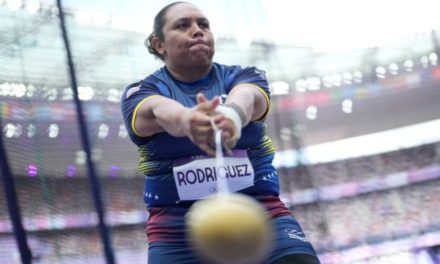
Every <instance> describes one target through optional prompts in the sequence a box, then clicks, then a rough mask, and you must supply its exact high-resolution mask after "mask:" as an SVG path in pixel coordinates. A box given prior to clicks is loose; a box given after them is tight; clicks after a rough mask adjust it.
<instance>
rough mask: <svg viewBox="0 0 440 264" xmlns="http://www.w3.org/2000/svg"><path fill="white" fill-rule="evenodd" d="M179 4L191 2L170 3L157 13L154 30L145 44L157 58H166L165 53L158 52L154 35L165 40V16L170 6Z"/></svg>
mask: <svg viewBox="0 0 440 264" xmlns="http://www.w3.org/2000/svg"><path fill="white" fill-rule="evenodd" d="M177 4H190V3H188V2H183V1H178V2H173V3H171V4H169V5H166V6H165V7H164V8H162V9H161V10H160V11H159V13H157V15H156V17H155V18H154V25H153V32H151V34H150V35H149V36H148V38H146V39H145V41H144V44H145V46H146V47H147V49H148V52H150V53H151V54H153V55H154V56H156V58H159V59H161V60H164V55H163V54H160V53H159V52H157V51H156V50H155V49H154V48H153V47H152V46H151V41H152V40H153V38H154V37H157V38H158V39H159V40H160V41H164V39H165V36H164V34H163V26H164V25H165V22H166V21H165V16H166V14H167V12H168V9H170V7H172V6H174V5H177Z"/></svg>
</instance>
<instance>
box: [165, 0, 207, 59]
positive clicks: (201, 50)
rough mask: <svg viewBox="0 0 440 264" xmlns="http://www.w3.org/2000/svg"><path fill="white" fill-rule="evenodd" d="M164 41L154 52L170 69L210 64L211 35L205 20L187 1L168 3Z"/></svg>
mask: <svg viewBox="0 0 440 264" xmlns="http://www.w3.org/2000/svg"><path fill="white" fill-rule="evenodd" d="M162 30H163V33H164V40H163V42H161V43H160V44H159V49H158V51H159V52H160V53H162V54H164V55H165V63H166V64H167V66H170V67H173V68H180V67H201V66H202V67H204V66H210V65H211V64H212V57H213V55H214V38H213V35H212V33H211V30H210V26H209V21H208V19H207V18H206V17H205V16H204V15H203V14H202V13H201V11H200V10H199V9H197V8H196V7H195V6H193V5H190V4H177V5H174V6H172V7H171V8H170V9H169V10H168V12H167V13H166V16H165V24H164V27H163V29H162Z"/></svg>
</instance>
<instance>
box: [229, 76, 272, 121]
mask: <svg viewBox="0 0 440 264" xmlns="http://www.w3.org/2000/svg"><path fill="white" fill-rule="evenodd" d="M228 104H235V105H237V106H239V107H240V109H241V110H242V111H243V113H244V117H245V120H244V122H243V124H242V125H243V126H246V125H247V124H248V123H249V122H250V121H254V120H259V119H262V118H263V117H264V116H265V115H266V113H267V111H268V108H269V98H268V97H267V95H266V94H265V93H264V91H263V90H262V89H260V88H259V87H257V86H255V85H253V84H247V83H244V84H239V85H237V86H235V87H233V88H232V90H231V92H229V94H228V97H227V98H226V105H228Z"/></svg>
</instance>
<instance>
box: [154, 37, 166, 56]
mask: <svg viewBox="0 0 440 264" xmlns="http://www.w3.org/2000/svg"><path fill="white" fill-rule="evenodd" d="M151 46H152V47H153V49H154V50H156V51H157V53H159V54H161V55H165V47H164V45H163V43H162V41H160V39H159V38H158V37H156V36H154V37H153V38H152V39H151Z"/></svg>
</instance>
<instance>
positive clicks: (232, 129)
mask: <svg viewBox="0 0 440 264" xmlns="http://www.w3.org/2000/svg"><path fill="white" fill-rule="evenodd" d="M214 120H215V124H216V126H217V128H218V129H221V130H222V142H223V146H225V148H227V149H229V150H231V149H233V148H234V147H235V145H236V144H237V141H238V139H239V137H238V136H237V135H238V129H241V128H237V127H236V125H235V123H234V121H232V120H231V119H230V118H227V117H225V116H224V115H223V114H221V113H215V119H214Z"/></svg>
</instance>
